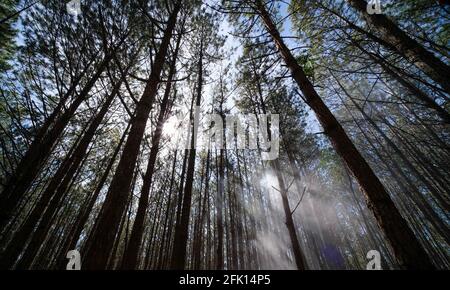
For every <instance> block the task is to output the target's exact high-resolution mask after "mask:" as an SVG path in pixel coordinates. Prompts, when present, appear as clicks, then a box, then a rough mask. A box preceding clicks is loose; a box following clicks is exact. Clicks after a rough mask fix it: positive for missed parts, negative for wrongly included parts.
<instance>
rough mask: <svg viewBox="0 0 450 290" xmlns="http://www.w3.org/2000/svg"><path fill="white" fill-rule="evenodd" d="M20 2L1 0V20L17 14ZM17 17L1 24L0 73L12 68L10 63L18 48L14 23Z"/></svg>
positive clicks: (16, 0)
mask: <svg viewBox="0 0 450 290" xmlns="http://www.w3.org/2000/svg"><path fill="white" fill-rule="evenodd" d="M18 2H19V1H18V0H1V1H0V19H1V20H3V19H6V18H8V17H9V16H10V15H13V14H14V13H15V12H16V6H17V4H18ZM17 17H18V16H17V15H16V16H14V17H12V18H11V19H9V20H8V21H6V22H4V23H2V24H0V73H2V72H4V71H6V70H8V69H10V68H11V66H10V64H9V63H8V61H9V60H11V59H12V57H13V55H14V52H15V50H16V48H17V46H16V43H15V41H14V38H15V37H16V33H17V31H16V29H14V28H13V23H14V22H15V21H16V20H17Z"/></svg>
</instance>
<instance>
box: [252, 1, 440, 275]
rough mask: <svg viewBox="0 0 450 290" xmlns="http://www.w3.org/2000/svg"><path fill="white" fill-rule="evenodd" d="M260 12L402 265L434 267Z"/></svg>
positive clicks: (267, 17) (259, 5) (260, 11)
mask: <svg viewBox="0 0 450 290" xmlns="http://www.w3.org/2000/svg"><path fill="white" fill-rule="evenodd" d="M256 7H257V9H256V11H257V12H258V14H259V15H260V16H261V18H262V20H263V22H264V24H265V26H266V28H267V31H268V32H269V34H270V35H271V36H272V38H273V40H274V42H275V44H276V46H277V48H278V50H279V51H280V54H281V55H282V58H283V59H284V61H285V63H286V65H287V66H288V67H289V69H290V70H291V73H292V77H293V78H294V80H295V81H296V82H297V84H298V86H299V88H300V89H301V91H302V92H303V95H304V96H305V98H306V102H307V104H308V105H309V106H310V107H311V109H312V110H313V111H314V112H315V113H316V116H317V118H318V120H319V122H320V124H321V125H322V127H323V129H324V132H325V134H327V135H328V137H329V138H330V140H331V143H332V144H333V147H334V148H335V150H336V151H337V153H338V154H339V155H340V156H341V157H342V158H343V159H344V161H345V163H346V165H347V166H348V168H349V169H350V171H351V172H352V174H353V175H354V176H355V178H356V180H358V183H359V185H360V186H361V188H362V190H363V192H364V193H365V195H366V198H367V203H368V205H369V208H372V210H373V212H374V215H375V217H376V218H377V221H378V223H379V225H380V227H381V228H382V229H383V231H384V233H385V234H386V236H387V239H388V240H389V242H390V244H391V246H392V248H393V251H394V253H395V255H396V257H397V259H398V260H399V262H400V265H402V266H403V267H405V268H409V269H431V268H434V266H433V265H432V263H431V261H430V259H429V258H428V256H427V254H426V251H425V250H424V249H423V247H422V245H421V244H420V242H419V241H418V240H417V238H416V237H415V236H414V233H413V232H412V231H411V229H410V228H409V227H408V224H407V222H406V221H405V220H404V219H403V217H402V216H401V215H400V213H399V211H398V210H397V208H396V207H395V204H394V202H393V201H392V200H391V198H390V196H389V194H388V193H387V191H386V189H385V188H384V186H383V184H382V183H381V182H380V180H379V179H378V177H377V176H376V175H375V173H374V172H373V171H372V169H371V168H370V166H369V164H368V163H367V162H366V160H364V158H363V157H362V155H361V153H359V151H358V150H357V149H356V147H355V145H354V144H353V143H352V141H351V140H350V138H349V137H348V136H347V133H346V132H345V131H344V129H343V128H342V126H341V125H340V124H339V122H338V121H337V120H336V118H335V117H334V116H333V114H332V113H331V111H330V110H329V108H328V107H327V106H326V105H325V103H324V102H323V100H322V99H321V98H320V97H319V95H318V94H317V92H316V90H315V89H314V87H313V85H312V84H311V82H310V81H309V80H308V78H307V77H306V75H305V73H304V71H303V69H302V68H301V67H300V65H299V64H298V63H297V61H296V59H295V58H294V56H293V55H292V53H291V52H290V50H289V49H288V47H287V46H286V45H285V44H284V42H283V39H282V38H281V36H280V33H279V31H278V29H277V28H276V26H275V24H274V23H273V22H272V19H271V17H270V15H269V14H268V12H267V11H266V8H265V7H264V5H263V4H262V2H261V1H260V0H257V2H256Z"/></svg>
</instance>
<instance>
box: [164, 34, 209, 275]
mask: <svg viewBox="0 0 450 290" xmlns="http://www.w3.org/2000/svg"><path fill="white" fill-rule="evenodd" d="M202 86H203V38H202V39H201V42H200V55H199V62H198V82H197V97H196V107H197V108H199V107H200V104H201V103H200V102H201V97H202ZM197 108H196V113H197V114H199V113H200V112H197ZM195 117H197V116H194V118H195ZM192 121H193V120H192ZM196 126H197V124H196V122H194V121H193V124H192V136H191V149H190V150H189V160H188V165H187V166H188V167H187V171H186V185H185V187H184V196H183V205H182V208H181V215H180V221H179V223H178V222H177V226H176V227H175V238H174V249H173V253H172V259H171V268H172V269H181V270H182V269H184V267H185V259H186V244H187V239H188V230H189V215H190V212H191V200H192V184H193V182H194V170H195V156H196V149H195V144H196V139H197V134H196V133H197V129H198V128H196Z"/></svg>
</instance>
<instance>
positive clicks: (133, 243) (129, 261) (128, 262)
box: [122, 33, 182, 269]
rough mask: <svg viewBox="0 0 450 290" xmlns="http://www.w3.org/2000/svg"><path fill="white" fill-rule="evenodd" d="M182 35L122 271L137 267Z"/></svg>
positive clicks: (168, 78)
mask: <svg viewBox="0 0 450 290" xmlns="http://www.w3.org/2000/svg"><path fill="white" fill-rule="evenodd" d="M181 37H182V34H181V33H180V34H179V36H178V40H177V44H176V47H175V51H174V53H173V60H172V63H171V65H170V71H169V75H168V77H167V85H166V90H165V92H164V97H163V100H162V102H161V108H160V112H159V116H158V121H157V123H156V130H155V133H154V135H153V137H152V147H151V150H150V156H149V159H148V164H147V169H146V172H145V175H144V179H143V180H144V181H143V184H142V189H141V195H140V198H139V204H138V209H137V213H136V217H135V219H134V223H133V229H132V231H131V235H130V241H129V243H128V247H127V248H126V249H125V252H124V256H123V261H122V269H135V268H136V267H137V266H138V255H139V249H140V245H141V240H142V235H143V231H144V220H145V213H146V211H147V206H148V198H149V193H150V187H151V184H152V178H153V172H154V169H155V163H156V157H157V154H158V151H159V143H160V140H161V135H162V130H163V126H164V122H165V120H166V119H167V117H166V116H167V111H170V108H168V107H169V96H170V93H171V87H172V78H173V76H174V75H175V69H176V61H177V55H178V49H179V47H180V43H181Z"/></svg>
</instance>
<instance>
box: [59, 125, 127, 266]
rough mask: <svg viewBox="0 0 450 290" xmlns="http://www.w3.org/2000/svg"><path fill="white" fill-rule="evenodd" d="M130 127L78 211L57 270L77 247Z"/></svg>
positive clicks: (63, 247) (61, 253) (60, 255)
mask: <svg viewBox="0 0 450 290" xmlns="http://www.w3.org/2000/svg"><path fill="white" fill-rule="evenodd" d="M129 127H130V125H128V127H127V128H126V129H125V131H124V132H123V134H122V137H121V138H120V141H119V143H118V144H117V146H116V149H114V153H113V154H112V156H111V159H110V161H109V163H108V165H107V167H106V169H105V171H104V172H103V175H102V176H101V178H100V181H99V182H98V184H97V186H96V188H95V191H94V193H93V194H92V196H90V197H89V198H88V199H87V201H88V204H87V206H86V207H84V208H83V210H82V211H80V213H79V215H78V216H77V218H76V220H75V223H74V224H73V225H72V228H71V231H70V233H69V234H68V236H67V238H66V240H65V242H64V245H63V246H62V247H61V249H62V250H61V251H60V253H59V254H58V259H59V261H58V264H57V266H58V269H60V270H63V269H64V265H65V263H66V262H67V258H66V254H67V252H68V251H70V250H73V249H75V246H76V245H77V241H78V239H79V237H80V235H81V232H82V231H83V229H84V226H85V224H86V222H87V220H88V219H89V215H90V214H91V212H92V209H93V208H94V205H95V202H96V201H97V198H98V195H99V194H100V191H101V190H102V188H103V186H104V184H105V182H106V180H107V179H108V175H109V174H110V171H111V168H112V167H113V165H114V162H115V161H116V158H117V155H118V154H119V152H120V148H121V147H122V144H123V142H124V141H125V137H126V136H127V133H128V129H129Z"/></svg>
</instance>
